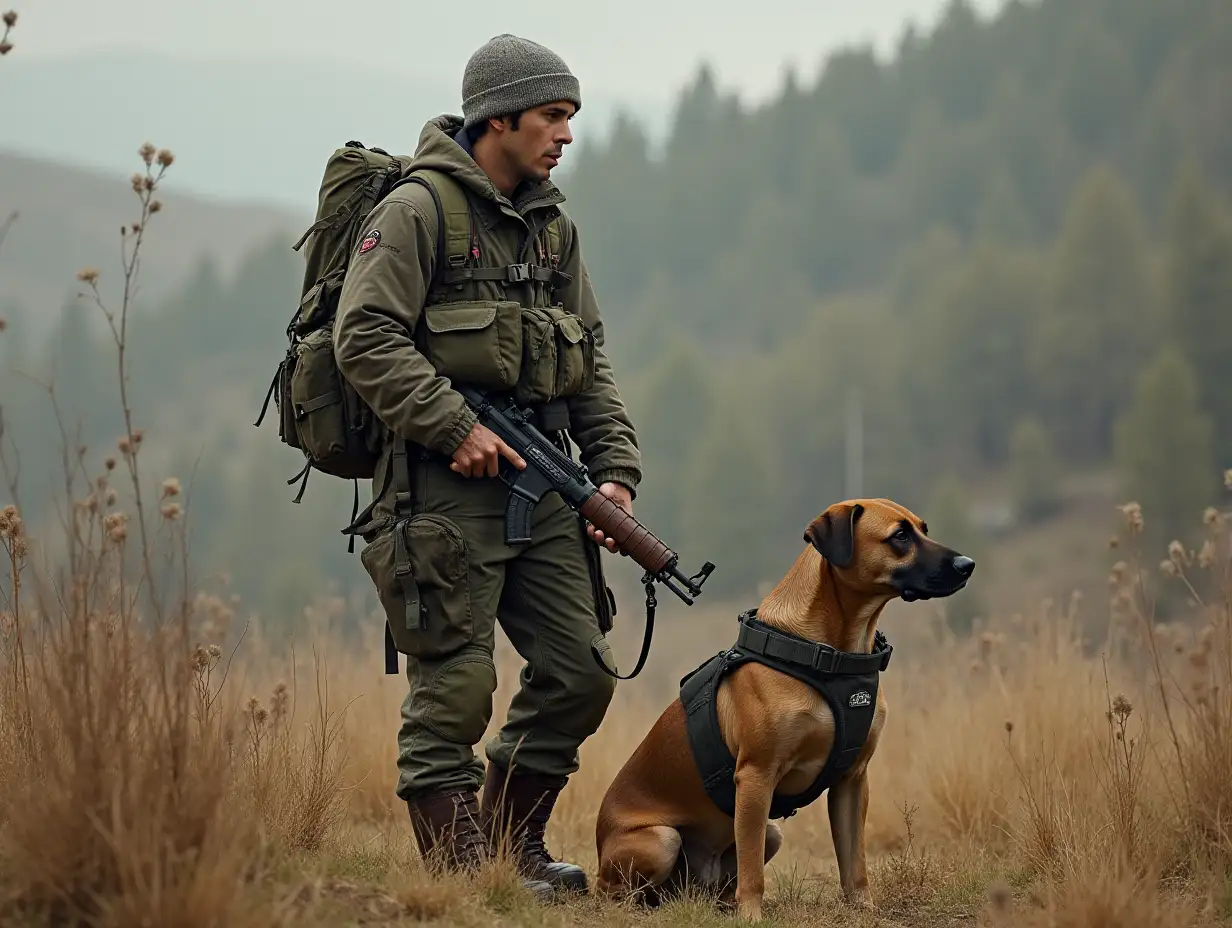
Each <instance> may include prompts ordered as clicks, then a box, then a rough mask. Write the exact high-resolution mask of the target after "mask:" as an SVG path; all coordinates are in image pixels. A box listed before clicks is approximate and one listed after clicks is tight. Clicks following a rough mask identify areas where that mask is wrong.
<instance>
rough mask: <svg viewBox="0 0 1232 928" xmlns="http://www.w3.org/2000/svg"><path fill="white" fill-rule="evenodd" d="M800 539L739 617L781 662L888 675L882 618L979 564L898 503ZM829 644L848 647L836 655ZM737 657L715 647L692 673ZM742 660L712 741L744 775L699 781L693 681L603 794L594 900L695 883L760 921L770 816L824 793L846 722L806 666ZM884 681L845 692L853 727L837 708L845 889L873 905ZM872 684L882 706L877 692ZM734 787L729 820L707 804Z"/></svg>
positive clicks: (831, 803)
mask: <svg viewBox="0 0 1232 928" xmlns="http://www.w3.org/2000/svg"><path fill="white" fill-rule="evenodd" d="M804 540H805V541H806V542H807V544H806V546H805V547H804V550H803V551H802V552H801V553H800V555H799V556H798V558H797V559H796V561H795V562H794V564H793V565H792V566H791V568H790V569H789V570H788V572H787V574H786V575H785V576H784V577H783V578H782V580H780V582H779V583H778V585H777V586H776V587H775V588H774V589H773V590H772V591H771V592H770V593H769V594H768V595H767V596H766V597H765V598H764V599H763V600H762V601H761V603H760V605H759V606H758V607H757V609H756V610H755V611H753V612H751V613H750V614H748V615H750V616H754V615H755V619H750V621H749V622H746V621H745V618H744V617H742V620H741V621H742V625H743V624H748V625H749V628H748V629H744V628H742V632H741V636H740V640H741V641H746V642H750V641H753V640H754V639H755V640H756V641H757V642H764V641H767V640H770V639H773V640H774V641H775V642H776V643H777V644H776V647H778V648H779V653H782V654H795V655H796V657H798V658H799V657H803V658H804V659H805V660H807V655H808V654H810V653H811V654H813V655H814V657H813V660H812V663H813V664H814V665H817V664H825V663H827V662H828V661H830V660H834V661H838V660H840V659H841V660H844V661H849V662H850V666H853V667H854V666H858V667H860V668H862V669H863V670H865V671H867V670H868V668H869V666H871V665H873V664H876V663H877V662H878V661H881V662H882V664H881V666H884V661H886V660H888V657H889V651H890V650H891V649H890V648H889V646H888V643H887V642H886V641H885V639H884V636H882V635H880V634H878V633H877V623H878V619H879V618H880V616H881V613H882V610H883V609H884V608H885V606H886V604H887V603H889V602H890V601H891V600H893V599H903V600H905V601H908V602H912V601H917V600H926V599H932V598H935V597H945V596H951V595H953V594H955V593H957V592H958V591H959V590H961V589H962V588H963V587H964V586H966V584H967V581H968V579H969V578H970V576H971V574H972V573H973V571H974V569H975V562H974V561H973V560H972V559H971V558H969V557H966V556H964V555H962V554H960V553H958V552H957V551H954V550H953V549H951V548H947V547H945V546H943V545H942V544H939V543H938V542H936V541H934V540H932V539H930V538H929V537H928V526H927V525H926V524H925V523H924V522H923V521H922V520H921V519H920V518H919V517H918V516H916V515H915V514H914V513H912V512H910V511H909V510H907V509H906V508H904V507H903V506H901V505H899V504H897V503H895V502H893V501H891V500H888V499H860V500H848V501H845V502H841V503H836V504H834V505H832V506H830V507H829V508H827V509H826V510H825V511H824V512H822V513H821V514H820V515H819V516H818V517H817V518H816V519H814V520H813V521H812V522H811V523H810V524H809V526H808V528H807V530H806V531H805V533H804ZM818 645H821V646H828V648H826V647H818ZM752 646H753V645H750V647H752ZM831 649H833V651H837V652H843V653H842V655H840V656H838V657H835V656H832V654H831ZM877 649H880V651H884V655H883V656H881V657H879V656H878V654H876V653H873V652H874V651H875V650H877ZM880 651H879V653H880ZM735 653H736V652H735V651H728V652H721V653H720V655H718V657H716V658H714V659H712V661H711V662H708V663H707V664H706V665H703V667H702V668H698V671H694V674H698V673H699V672H701V671H703V670H704V669H705V668H707V667H710V666H711V665H712V663H713V661H718V660H725V659H728V658H730V657H731V656H732V655H734V654H735ZM737 663H738V666H735V668H734V669H732V670H730V671H728V672H727V673H726V674H725V675H720V676H719V677H718V678H717V679H718V683H717V685H712V687H711V695H710V703H711V705H712V706H713V707H714V709H711V710H710V712H711V718H712V719H713V720H715V721H717V729H715V731H716V733H715V734H714V735H713V736H712V737H713V742H714V744H718V743H719V738H720V737H721V744H722V745H723V746H725V747H726V752H727V756H728V757H729V759H730V760H729V766H728V771H729V772H730V771H731V768H733V767H734V776H719V777H715V776H713V775H712V776H711V777H710V779H709V781H708V782H707V783H704V782H703V779H702V775H701V772H699V766H698V764H699V762H698V761H697V760H696V758H695V754H694V749H693V746H692V745H693V743H694V742H691V737H692V735H691V732H692V731H694V730H695V727H690V726H691V725H692V726H695V725H696V724H704V719H703V717H702V716H701V715H698V716H697V718H692V715H693V708H695V707H696V706H700V705H702V703H703V702H704V699H702V697H700V696H698V697H696V698H695V699H694V698H690V699H689V706H688V707H686V705H685V701H684V700H685V696H686V693H687V686H688V683H689V681H690V679H691V677H692V675H690V677H686V678H685V680H684V681H682V698H681V699H677V700H675V701H674V702H672V703H671V704H670V705H669V706H668V707H667V708H666V709H665V710H664V712H663V713H662V715H660V716H659V719H658V721H657V722H655V724H654V725H653V726H652V727H651V729H650V731H649V732H648V733H647V735H646V737H645V739H644V740H643V741H642V742H641V744H640V745H639V746H638V747H637V749H636V750H635V751H634V752H633V754H632V755H630V757H629V758H628V760H627V761H626V763H625V765H624V766H623V767H622V768H621V770H620V771H619V772H618V773H617V774H616V777H615V778H614V779H613V781H612V783H611V784H610V786H609V787H608V790H607V792H606V794H605V795H604V797H603V802H602V804H601V806H600V808H599V814H598V817H597V821H596V830H595V841H596V847H597V850H598V858H599V872H598V878H597V880H596V883H595V889H596V892H597V893H598V894H600V895H602V896H606V897H620V896H628V895H633V896H635V897H636V898H638V899H640V900H641V901H642V902H643V903H646V904H650V905H655V904H657V902H658V901H659V900H661V899H662V898H663V896H664V895H665V893H667V892H670V891H671V890H673V889H679V888H682V887H683V886H685V885H689V884H693V885H700V886H704V887H707V888H709V889H712V890H714V891H716V892H717V893H718V895H719V899H720V902H721V903H722V904H724V905H726V906H729V907H730V906H732V905H733V904H734V906H735V908H736V910H737V913H738V914H739V915H740V916H741V917H743V918H747V919H751V920H757V919H760V918H761V909H762V900H763V897H764V894H765V865H766V864H767V863H769V861H770V860H771V858H773V857H774V855H775V854H776V853H777V852H778V850H779V848H780V847H781V846H782V842H783V834H782V830H781V829H780V828H779V826H778V825H777V824H775V823H774V822H773V821H771V820H770V818H771V810H772V806H773V804H775V803H781V802H783V801H784V800H783V797H800V796H804V797H805V800H806V802H807V801H812V799H815V798H817V797H816V795H813V796H812V797H811V798H809V797H808V795H807V794H808V792H809V789H810V787H811V786H812V787H816V786H817V785H818V783H819V782H821V780H822V779H824V777H822V776H819V775H821V774H822V773H823V771H825V770H828V769H831V768H830V767H829V766H828V764H833V762H834V758H832V757H831V754H832V753H835V754H836V755H837V754H838V753H840V752H832V749H834V748H835V747H836V740H837V737H836V735H837V726H838V724H839V722H838V720H836V716H835V713H834V711H833V710H832V708H831V703H830V702H829V701H827V699H826V698H824V697H823V695H822V693H821V691H819V690H818V689H817V688H815V687H814V685H812V684H810V683H808V682H805V681H804V680H803V679H801V678H800V675H801V674H805V675H807V673H809V671H808V669H807V668H806V667H804V666H803V665H802V664H798V663H796V664H791V665H790V666H787V665H783V666H785V667H787V670H788V671H789V672H784V671H783V669H781V668H775V667H772V666H767V665H766V664H765V663H762V662H760V661H759V660H756V659H751V660H744V661H743V662H737ZM832 666H835V667H837V666H839V665H838V664H834V665H832ZM792 674H795V676H793V675H792ZM703 676H706V675H705V674H703ZM869 678H870V677H869V675H868V674H865V676H864V677H862V678H859V679H864V680H867V679H869ZM833 679H837V680H840V681H842V679H843V678H841V677H836V678H833ZM876 679H877V668H874V669H873V671H872V674H871V680H872V686H871V687H869V686H863V688H860V689H858V690H856V691H854V692H852V694H851V695H850V697H849V698H848V697H846V692H847V691H846V690H844V691H843V692H844V698H846V700H847V703H849V704H850V705H851V706H852V707H856V708H853V709H852V710H851V712H852V718H856V721H855V722H850V721H848V715H847V711H848V710H847V709H846V708H845V707H844V708H843V709H842V713H841V714H842V715H843V720H844V721H843V725H844V726H845V727H844V732H847V731H848V729H851V728H854V729H860V731H856V732H855V734H854V735H852V736H851V737H849V736H848V735H847V734H844V735H843V745H844V748H845V749H844V751H843V752H841V753H843V754H844V755H846V758H845V759H846V763H847V767H846V770H845V772H843V773H842V774H841V776H840V777H838V778H837V780H836V781H835V782H832V783H831V784H830V785H829V786H828V787H827V788H826V789H825V791H826V792H827V793H828V795H827V808H828V811H829V817H830V830H831V836H832V838H833V842H834V852H835V856H836V857H837V859H838V871H839V882H840V885H841V888H842V892H843V895H844V897H845V898H846V900H847V901H848V902H850V903H852V904H854V905H858V906H861V907H864V908H872V907H873V899H872V894H871V892H870V890H869V885H868V873H867V869H866V866H865V853H864V822H865V816H866V813H867V811H868V801H869V783H868V773H867V770H868V762H869V760H870V759H871V758H872V756H873V752H874V751H875V750H876V749H877V742H878V739H879V737H880V734H881V730H882V727H883V726H884V724H885V718H886V701H885V694H884V692H883V691H882V690H881V689H879V688H876ZM870 688H873V689H875V692H876V696H875V699H869V698H868V697H869V695H870V694H869V689H870ZM849 689H850V687H849ZM716 710H717V711H716ZM860 712H862V713H864V714H863V715H861V716H859V717H858V718H857V716H856V713H860ZM861 719H862V720H863V721H861ZM699 720H702V721H701V722H699ZM715 721H712V722H711V724H712V726H714V724H715ZM865 732H866V734H864V733H865ZM852 738H854V741H852ZM852 744H855V745H856V746H855V747H852V746H851V745H852ZM720 750H721V749H720ZM712 753H713V745H712ZM708 786H709V788H710V789H709V791H708V788H707V787H708ZM724 790H726V791H727V793H726V797H727V802H728V804H729V806H730V808H729V809H728V810H727V811H724V809H722V808H720V806H719V805H718V802H719V800H718V799H714V798H712V795H720V794H722V793H723V791H724ZM733 796H734V801H732V799H733ZM788 814H791V813H788Z"/></svg>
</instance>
